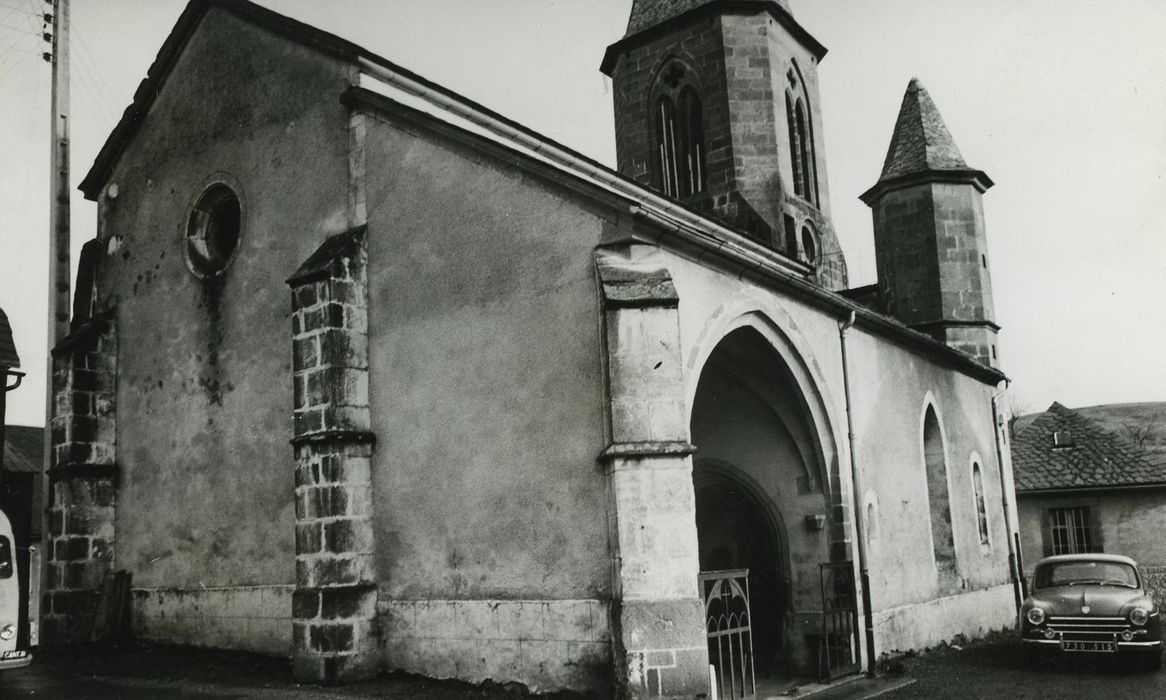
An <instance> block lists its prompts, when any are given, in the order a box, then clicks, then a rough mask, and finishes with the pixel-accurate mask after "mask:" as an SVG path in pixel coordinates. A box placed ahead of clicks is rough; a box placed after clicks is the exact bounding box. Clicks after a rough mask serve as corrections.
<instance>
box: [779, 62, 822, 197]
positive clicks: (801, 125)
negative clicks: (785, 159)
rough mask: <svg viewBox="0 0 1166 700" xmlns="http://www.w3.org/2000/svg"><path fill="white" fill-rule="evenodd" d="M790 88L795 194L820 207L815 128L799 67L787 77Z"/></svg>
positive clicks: (787, 95)
mask: <svg viewBox="0 0 1166 700" xmlns="http://www.w3.org/2000/svg"><path fill="white" fill-rule="evenodd" d="M786 79H787V80H788V81H789V89H788V90H786V93H785V118H786V128H787V130H788V132H789V150H790V169H791V175H792V178H793V186H794V194H796V195H798V196H799V197H802V198H804V199H806V200H809V202H810V203H811V204H813V205H815V206H817V205H818V176H817V172H816V168H815V165H816V164H817V160H816V159H815V157H814V125H813V122H812V121H811V118H810V111H809V104H810V98H809V95H808V93H807V92H806V88H805V85H804V83H803V82H802V80H801V77H800V73H799V72H798V69H797V65H796V64H795V65H794V66H791V67H790V69H789V72H788V73H787V74H786Z"/></svg>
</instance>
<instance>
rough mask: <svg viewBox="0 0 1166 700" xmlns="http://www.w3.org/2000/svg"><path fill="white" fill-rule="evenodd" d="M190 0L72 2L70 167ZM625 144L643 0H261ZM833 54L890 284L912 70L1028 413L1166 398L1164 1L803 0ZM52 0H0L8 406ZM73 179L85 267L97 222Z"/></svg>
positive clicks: (850, 198) (561, 132) (0, 302)
mask: <svg viewBox="0 0 1166 700" xmlns="http://www.w3.org/2000/svg"><path fill="white" fill-rule="evenodd" d="M184 4H185V3H184V2H183V1H182V0H74V4H73V28H72V29H73V37H74V43H73V64H72V71H73V87H72V91H71V95H72V103H73V109H72V139H73V143H72V146H73V148H72V158H73V171H72V176H71V179H72V181H73V183H74V184H76V183H78V182H80V180H81V178H82V177H84V175H85V173H86V171H87V170H88V167H89V166H90V165H91V164H92V162H93V158H94V156H95V155H96V153H97V150H98V149H99V148H100V146H101V144H102V143H103V141H104V140H105V138H106V136H107V135H108V134H109V132H110V131H111V130H112V128H113V125H114V123H115V121H116V117H117V115H120V113H121V111H122V110H123V109H124V108H125V106H126V105H128V104H129V102H130V100H131V98H132V96H133V91H134V89H135V87H136V86H137V84H138V82H139V81H140V80H141V79H142V78H143V77H144V76H145V73H146V69H147V67H148V66H149V64H150V62H151V61H152V60H153V57H154V55H155V54H156V52H157V50H158V48H159V47H160V46H161V44H162V41H163V40H164V38H165V37H166V35H167V33H169V31H170V29H171V28H172V26H173V24H174V22H175V20H176V19H177V17H178V15H179V14H180V13H181V11H182V8H183V6H184ZM260 4H263V5H265V6H267V7H269V8H271V9H273V10H276V11H277V12H281V13H283V14H286V15H289V16H291V17H294V18H296V19H298V20H301V21H304V22H307V23H309V24H313V25H315V26H318V27H320V28H322V29H325V30H328V31H330V32H333V33H335V34H338V35H340V36H342V37H345V38H347V39H350V40H352V41H355V42H356V43H358V44H361V45H363V46H365V47H367V48H369V49H370V50H372V51H375V52H377V53H379V54H381V55H383V56H385V57H386V58H389V59H390V60H393V61H395V62H397V63H399V64H401V65H403V66H405V67H407V68H410V69H412V70H414V71H416V72H418V73H420V74H422V75H424V76H426V77H427V78H429V79H431V80H434V81H436V82H438V83H441V84H443V85H445V86H447V87H449V88H451V89H453V90H455V91H457V92H459V93H461V94H463V95H465V96H467V97H469V98H472V99H474V100H476V101H478V102H480V103H482V104H484V105H486V106H487V107H490V108H492V109H494V110H496V111H499V112H501V113H502V114H504V115H506V116H508V117H511V118H513V119H515V120H517V121H519V122H522V123H524V124H526V125H528V126H530V127H532V128H533V129H535V130H536V131H539V132H542V133H544V134H546V135H547V136H550V137H551V138H553V139H555V140H557V141H560V142H562V143H564V144H566V145H567V146H570V147H572V148H574V149H576V150H578V151H581V152H582V153H584V154H586V155H589V156H592V157H594V158H596V159H598V160H600V161H602V162H605V163H608V164H614V161H615V151H614V135H613V129H612V116H611V94H610V92H611V91H610V85H609V83H608V81H607V79H606V78H605V77H604V76H603V75H602V74H601V73H599V63H600V60H601V58H602V56H603V51H604V49H605V48H606V46H607V45H608V44H610V43H612V42H613V41H615V40H617V39H619V38H620V37H621V36H622V35H623V30H624V28H625V26H626V22H627V17H628V12H629V9H630V5H631V0H586V1H583V0H346V1H342V0H261V3H260ZM791 4H792V6H793V10H794V14H795V16H797V18H798V20H799V21H800V22H801V24H802V25H803V26H804V27H806V28H807V29H808V30H809V31H810V32H811V33H812V34H813V35H814V36H815V37H817V38H818V39H819V40H820V41H821V42H822V43H823V44H825V45H826V46H827V48H829V49H830V53H829V54H828V55H827V56H826V58H825V59H824V61H823V63H822V65H821V69H820V82H821V89H822V101H823V110H822V111H823V121H824V124H822V125H821V128H822V129H824V134H825V140H826V159H827V169H828V177H829V186H830V193H831V200H832V206H833V212H834V224H835V228H836V229H837V231H838V234H839V237H840V239H841V241H842V245H843V248H844V251H845V253H846V255H847V258H848V260H849V263H850V270H851V283H852V284H854V285H859V284H865V283H869V282H872V281H874V279H873V278H874V258H873V247H872V245H873V244H872V242H871V224H870V211H869V209H867V208H866V206H865V205H863V204H862V203H861V202H859V201H858V199H857V197H858V195H859V194H860V193H861V192H863V191H864V190H865V189H866V188H867V187H869V186H870V185H872V184H873V183H874V181H875V180H876V178H877V177H878V174H879V171H880V169H881V167H882V162H883V157H884V156H885V153H886V148H887V145H888V142H889V141H890V137H891V129H892V127H893V124H894V120H895V116H896V113H897V111H898V107H899V103H900V100H901V99H902V95H903V91H904V90H905V89H906V86H907V82H908V81H909V80H910V78H911V77H912V76H918V77H919V78H920V79H921V80H922V82H923V84H924V86H925V87H926V88H927V89H928V91H929V92H930V93H931V96H932V98H933V99H934V100H935V102H936V103H937V105H938V106H939V109H940V111H941V113H942V114H943V116H944V118H945V120H946V122H947V125H948V128H949V129H950V130H951V132H952V134H953V136H954V137H955V140H956V143H957V144H958V145H959V147H960V149H961V151H962V152H963V154H964V157H965V159H966V160H967V162H968V164H969V165H971V166H972V167H975V168H980V169H982V170H984V171H986V172H987V173H988V174H989V175H990V176H991V177H992V178H993V180H995V182H996V187H995V188H993V189H991V190H989V192H988V193H987V194H986V195H985V198H984V206H985V213H986V217H987V222H988V240H989V246H990V253H991V257H990V259H989V263H990V265H991V270H992V277H993V284H994V286H995V296H996V314H997V321H998V322H999V323H1000V324H1001V325H1002V326H1003V327H1004V330H1003V332H1002V334H1001V340H1000V347H1001V358H1002V362H1003V366H1004V369H1005V370H1006V371H1007V372H1008V374H1009V375H1010V376H1011V378H1012V379H1013V381H1014V391H1015V393H1016V394H1017V395H1018V398H1019V402H1020V404H1021V405H1022V406H1023V407H1024V408H1026V409H1027V410H1043V409H1044V408H1045V407H1047V406H1048V404H1049V403H1050V402H1051V401H1053V400H1054V399H1055V400H1059V401H1061V402H1062V403H1064V404H1066V405H1068V406H1086V405H1092V404H1098V403H1121V402H1132V401H1164V400H1166V362H1164V361H1163V359H1162V354H1163V350H1164V349H1166V310H1164V308H1163V301H1164V297H1166V294H1164V292H1166V235H1164V234H1166V232H1164V231H1163V222H1164V221H1166V182H1164V177H1163V176H1164V173H1166V48H1164V47H1166V43H1164V41H1163V37H1166V2H1161V1H1160V0H978V1H977V2H968V1H967V0H791ZM47 7H48V5H46V4H45V2H44V0H0V163H3V164H4V166H5V172H6V173H7V174H6V176H5V177H4V179H3V181H2V184H3V187H0V212H3V213H2V214H0V307H2V308H3V309H4V310H5V311H6V312H7V314H8V316H9V319H10V320H11V322H12V326H13V330H14V333H15V336H16V344H17V350H18V351H19V353H20V356H21V359H22V360H23V364H24V367H23V369H24V370H25V371H27V372H28V375H29V376H28V378H27V379H26V380H25V383H24V385H23V386H22V387H21V388H20V389H18V390H17V391H15V392H13V393H12V394H9V397H8V398H9V403H8V422H10V423H16V424H24V425H40V424H42V423H43V412H44V395H43V391H44V371H45V368H44V363H45V361H44V357H45V336H46V331H45V300H46V283H45V279H46V275H47V265H48V263H47V245H48V244H47V240H48V238H47V235H48V208H49V193H48V155H49V139H48V124H49V121H48V114H49V103H48V102H49V85H50V82H49V77H50V73H49V67H48V64H47V63H45V62H44V61H42V60H41V59H40V58H39V53H40V52H41V51H42V50H45V49H46V47H47V45H46V44H44V43H43V42H42V41H41V40H40V39H39V38H37V37H36V36H33V35H32V32H38V31H39V27H40V21H39V19H33V16H34V15H36V14H38V13H41V12H43V11H44V9H43V8H47ZM94 211H95V210H94V207H93V205H92V204H91V203H89V202H86V201H85V200H83V199H82V197H81V196H80V193H75V194H74V204H73V226H74V227H73V249H74V258H73V264H74V266H75V265H76V254H77V252H78V251H79V249H80V246H81V244H82V243H84V241H85V240H87V239H89V238H91V237H92V236H93V235H94V228H95V227H94V217H95V213H94Z"/></svg>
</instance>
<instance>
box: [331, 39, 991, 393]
mask: <svg viewBox="0 0 1166 700" xmlns="http://www.w3.org/2000/svg"><path fill="white" fill-rule="evenodd" d="M381 62H383V63H382V65H388V66H392V64H391V63H388V62H387V61H384V60H383V59H381ZM393 68H394V69H395V68H396V67H395V66H393ZM411 77H412V78H413V79H416V77H415V76H411ZM424 83H425V85H426V87H429V86H432V88H433V89H434V90H435V91H437V92H439V93H440V94H442V95H444V96H445V97H448V98H453V99H457V100H459V101H461V102H462V104H461V105H460V106H461V107H470V108H472V109H473V110H474V111H477V112H480V113H481V114H482V115H483V116H486V117H489V118H490V119H497V120H499V121H501V122H503V123H504V125H505V126H507V127H510V128H513V129H515V130H517V131H519V132H520V133H521V134H523V135H525V136H527V137H529V138H532V139H537V140H538V141H539V143H540V145H542V146H544V148H543V149H541V150H543V151H552V150H559V151H562V152H564V153H565V154H566V155H568V156H570V157H572V158H574V159H577V160H579V161H581V162H583V163H584V164H586V165H587V166H589V167H591V168H594V169H595V171H596V172H599V173H601V174H602V175H603V178H602V180H601V179H598V178H596V177H592V176H589V175H587V174H586V173H584V172H581V171H578V170H573V169H570V168H568V167H567V166H563V165H555V164H551V165H549V167H551V168H553V169H555V171H556V172H558V173H560V174H565V175H567V176H569V177H571V178H572V179H573V180H576V181H579V182H582V183H584V184H591V185H593V186H594V187H595V188H598V190H602V191H606V192H609V193H612V194H614V195H615V196H616V197H618V198H619V199H620V200H621V201H623V202H624V203H625V204H627V205H631V206H633V207H635V208H636V209H637V210H638V211H639V213H641V214H642V215H643V217H644V218H645V219H646V220H647V221H648V222H649V223H652V224H653V225H655V226H657V227H659V228H662V229H664V230H666V231H668V232H672V233H675V234H677V235H680V236H686V238H687V240H689V241H690V242H692V243H693V244H695V245H698V246H700V247H702V248H704V249H706V250H711V251H712V252H713V253H714V254H716V255H718V256H721V257H724V258H726V259H731V260H733V262H734V263H735V264H736V265H738V266H740V265H742V264H743V265H745V266H746V267H747V268H748V269H750V270H754V271H755V272H756V273H757V275H758V276H759V277H760V278H762V279H765V280H768V281H770V282H771V283H777V285H779V286H780V287H781V289H782V290H783V291H785V292H786V293H789V294H791V295H792V296H796V297H797V298H799V299H801V300H803V301H806V302H808V303H810V304H812V305H814V306H816V307H818V308H821V309H825V310H827V311H830V312H832V313H835V314H838V315H839V316H840V317H845V316H847V315H849V314H850V313H851V312H854V314H855V318H856V325H857V326H858V327H860V328H863V329H865V330H867V331H869V332H872V333H874V334H876V335H880V336H883V337H888V338H890V339H892V340H894V341H896V342H898V343H899V344H900V345H903V346H905V347H908V348H911V349H913V350H916V351H919V352H921V353H922V354H925V355H927V356H929V357H931V358H932V359H934V360H936V361H938V362H939V363H940V364H943V365H944V366H947V367H950V368H952V369H955V370H957V371H960V372H963V373H964V374H967V375H968V376H971V377H973V378H975V379H977V380H979V381H983V382H985V383H989V384H992V385H996V384H998V383H1000V382H1001V381H1004V380H1006V379H1007V375H1005V374H1004V373H1003V372H1001V371H1000V370H998V369H995V368H993V367H990V366H988V365H984V364H982V363H980V362H978V361H976V360H975V359H973V358H972V357H970V356H968V355H965V354H963V353H961V352H959V351H958V350H955V349H953V348H951V347H949V346H948V345H946V344H944V343H941V342H939V341H937V340H935V339H934V338H932V337H931V336H928V335H926V334H924V333H920V332H919V331H916V330H913V329H911V328H909V327H907V326H906V325H904V324H902V323H900V322H899V321H897V320H895V319H892V318H889V317H887V316H883V315H882V314H879V313H877V312H875V311H872V310H870V309H868V308H866V307H864V306H862V305H860V304H858V303H855V302H853V301H851V300H849V299H847V298H846V297H845V296H843V295H842V294H839V293H836V292H832V291H830V290H827V289H825V288H823V287H819V286H818V285H817V284H815V283H813V282H809V281H807V280H805V279H802V278H801V277H799V276H798V275H797V274H795V273H794V272H792V271H787V270H783V269H780V268H779V267H778V266H777V265H776V264H775V263H773V264H767V260H766V259H765V258H764V256H763V255H762V254H760V253H757V252H752V249H751V248H748V246H749V245H755V246H756V245H757V244H752V243H751V241H749V239H748V237H747V236H745V235H744V234H743V233H740V232H737V231H734V230H733V229H731V228H729V227H728V226H726V225H725V224H723V223H722V222H719V221H716V220H714V219H710V218H709V217H708V216H707V215H706V214H704V213H702V212H698V211H695V210H692V209H689V208H687V207H683V206H682V205H680V204H679V203H675V202H673V203H672V204H673V205H674V206H676V207H678V208H681V209H684V210H685V212H686V213H687V214H688V215H690V217H691V218H692V219H693V220H694V221H695V222H698V223H695V224H694V225H697V226H699V227H700V228H701V232H700V233H701V234H702V235H689V234H688V232H687V231H686V228H685V227H684V226H677V224H676V222H675V221H672V220H667V221H666V220H665V219H664V218H662V217H660V216H658V215H657V214H656V213H655V209H654V206H653V205H652V203H651V202H652V201H653V200H656V199H659V198H660V195H658V194H656V193H654V192H652V191H650V190H649V189H647V188H646V187H644V186H643V185H641V184H640V183H638V182H635V181H633V180H631V179H629V178H628V177H626V176H625V175H622V174H621V173H618V172H616V171H614V170H612V169H610V168H609V167H607V166H605V165H603V164H601V163H598V162H597V161H594V160H592V159H590V158H587V157H586V156H583V155H581V154H578V153H576V152H574V151H572V150H571V149H569V148H567V147H566V146H563V145H561V144H558V143H556V142H554V141H552V140H550V139H546V138H545V137H542V136H540V135H539V134H538V133H537V132H534V131H532V130H530V129H529V128H527V127H524V126H522V125H521V124H517V123H515V122H512V121H510V120H508V119H505V118H504V117H501V116H500V115H497V114H495V113H494V112H492V111H490V110H489V109H487V108H484V107H481V106H480V105H476V104H474V103H472V102H469V101H468V100H464V98H461V97H460V96H458V95H457V94H456V93H454V92H452V91H450V90H448V89H446V88H443V87H441V86H439V85H435V84H432V83H429V81H424ZM341 101H342V102H344V103H345V104H347V105H348V106H349V107H350V108H366V109H372V110H374V111H377V112H381V113H388V114H403V115H405V116H406V117H407V118H410V119H412V120H414V121H417V120H420V121H422V122H423V123H431V124H435V125H439V126H441V127H442V128H445V129H449V130H452V132H454V133H460V134H461V139H462V140H464V141H467V142H469V143H472V144H482V143H483V142H488V143H490V144H494V145H495V146H501V147H502V148H505V149H506V150H507V152H508V153H509V154H510V155H511V156H513V157H515V158H517V159H518V161H519V162H520V163H522V162H525V163H528V164H535V165H536V166H539V167H547V163H548V162H549V161H543V160H539V159H536V158H534V157H532V156H530V155H529V154H527V153H526V152H524V150H522V149H520V148H518V147H517V146H516V145H506V144H505V143H502V142H500V141H497V140H488V139H485V138H484V137H481V136H479V135H478V134H475V133H473V132H470V131H467V130H465V129H463V128H462V127H460V126H458V125H457V124H453V123H451V122H449V121H446V120H443V119H441V118H440V117H438V116H435V115H433V114H430V113H428V112H423V111H420V110H418V109H416V108H414V107H411V106H409V105H406V104H403V103H401V102H400V101H397V100H394V99H393V98H391V97H389V96H386V95H383V94H381V93H379V92H374V91H372V90H369V89H367V88H364V87H356V86H354V87H351V88H349V89H348V90H347V91H346V92H345V93H344V95H343V96H342V97H341ZM592 196H594V195H592Z"/></svg>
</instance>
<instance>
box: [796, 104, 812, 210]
mask: <svg viewBox="0 0 1166 700" xmlns="http://www.w3.org/2000/svg"><path fill="white" fill-rule="evenodd" d="M794 118H795V119H796V120H797V138H798V158H799V160H800V161H801V163H802V168H801V173H800V174H801V176H802V178H801V179H802V183H801V184H802V186H801V191H800V192H799V193H798V194H800V195H802V196H803V197H805V198H806V199H808V200H810V201H811V202H813V201H814V186H813V184H812V180H813V177H814V159H813V158H812V157H811V155H810V139H809V133H810V131H809V124H808V119H807V118H806V105H805V103H804V102H802V100H801V98H798V101H797V102H796V103H795V104H794Z"/></svg>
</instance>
